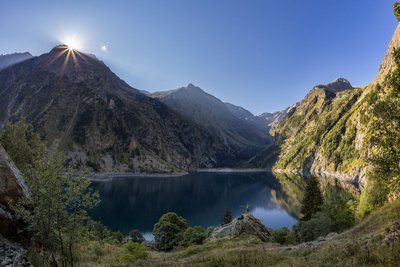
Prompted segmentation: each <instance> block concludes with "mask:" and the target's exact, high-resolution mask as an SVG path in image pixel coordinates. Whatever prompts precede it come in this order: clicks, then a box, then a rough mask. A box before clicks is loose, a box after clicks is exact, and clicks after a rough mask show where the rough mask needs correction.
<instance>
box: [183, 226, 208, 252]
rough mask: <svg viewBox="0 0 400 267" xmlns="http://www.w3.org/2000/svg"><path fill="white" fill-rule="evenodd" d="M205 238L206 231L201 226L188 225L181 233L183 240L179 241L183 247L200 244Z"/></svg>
mask: <svg viewBox="0 0 400 267" xmlns="http://www.w3.org/2000/svg"><path fill="white" fill-rule="evenodd" d="M206 238H207V233H206V230H204V228H203V227H201V226H195V227H188V228H187V229H186V230H185V232H184V233H183V240H182V241H181V245H182V246H184V247H187V246H190V245H201V244H203V241H204V240H205V239H206Z"/></svg>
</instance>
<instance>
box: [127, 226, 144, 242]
mask: <svg viewBox="0 0 400 267" xmlns="http://www.w3.org/2000/svg"><path fill="white" fill-rule="evenodd" d="M129 238H130V240H131V241H132V242H136V243H143V242H144V241H145V239H144V237H143V235H142V233H141V232H140V231H139V230H137V229H134V230H132V231H130V232H129Z"/></svg>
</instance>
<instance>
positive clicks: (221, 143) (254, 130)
mask: <svg viewBox="0 0 400 267" xmlns="http://www.w3.org/2000/svg"><path fill="white" fill-rule="evenodd" d="M151 96H152V97H154V98H156V99H160V100H161V101H162V102H164V103H165V104H167V105H168V106H169V107H171V108H172V109H174V110H175V111H176V112H178V113H179V114H181V115H182V116H184V117H186V118H188V119H190V120H192V121H194V122H196V123H197V124H199V125H201V126H203V127H204V128H205V129H207V130H208V131H209V132H210V133H211V135H212V137H213V141H214V142H215V143H217V144H218V148H222V150H223V151H224V153H225V154H226V159H227V162H226V163H227V164H231V163H232V162H235V161H236V160H237V159H243V160H247V159H249V158H250V157H252V156H253V155H254V154H256V153H258V152H259V151H261V150H263V149H265V148H266V147H267V146H269V145H270V144H271V138H270V137H269V135H268V134H267V133H266V131H263V130H261V129H260V128H259V127H256V126H254V125H253V124H252V123H250V122H247V121H244V120H242V119H240V118H238V117H236V116H235V115H233V114H232V112H231V111H230V109H229V108H228V107H227V105H226V104H225V103H223V102H222V101H221V100H219V99H218V98H216V97H214V96H212V95H210V94H208V93H206V92H204V91H203V90H202V89H200V88H199V87H197V86H194V85H193V84H189V85H188V86H187V87H182V88H179V89H176V90H171V91H166V92H157V93H153V94H151ZM228 160H229V161H228Z"/></svg>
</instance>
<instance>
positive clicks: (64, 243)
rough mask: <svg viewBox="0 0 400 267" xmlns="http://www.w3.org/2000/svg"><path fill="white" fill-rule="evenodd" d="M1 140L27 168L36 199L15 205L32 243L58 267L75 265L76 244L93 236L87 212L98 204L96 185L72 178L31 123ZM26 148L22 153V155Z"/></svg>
mask: <svg viewBox="0 0 400 267" xmlns="http://www.w3.org/2000/svg"><path fill="white" fill-rule="evenodd" d="M0 140H1V142H2V144H4V146H5V149H7V152H9V153H10V154H9V155H10V157H11V158H12V159H13V160H15V162H16V165H17V167H19V168H21V170H22V173H23V175H24V178H25V181H26V183H27V186H28V188H29V189H30V192H31V198H30V199H24V200H21V201H19V202H18V203H14V204H13V207H14V209H15V212H16V215H17V216H18V217H20V218H21V219H22V220H24V221H25V223H26V230H27V231H28V233H30V235H31V239H32V242H33V243H34V244H35V245H36V246H39V247H41V248H42V249H41V250H42V251H41V254H42V255H43V257H44V259H46V260H47V261H48V262H49V263H52V264H53V265H57V262H60V263H61V265H62V266H67V265H69V266H73V265H74V261H75V259H74V249H75V246H76V244H77V243H78V242H79V241H80V240H82V239H83V238H85V237H86V236H87V234H88V227H87V222H88V221H89V220H90V219H89V217H88V214H87V210H88V209H90V208H93V207H94V206H95V205H96V204H97V203H98V195H97V193H94V192H91V190H90V189H89V185H90V181H89V180H88V179H85V178H84V177H75V176H73V175H72V173H74V170H72V169H69V168H65V167H64V165H63V157H62V156H61V155H60V154H57V153H55V154H54V155H51V154H49V153H47V151H46V146H45V144H44V143H43V142H42V141H41V140H40V138H39V136H38V135H37V134H36V133H35V132H34V131H33V128H32V127H31V126H29V125H27V124H26V122H25V120H22V121H21V122H19V123H17V124H14V125H11V124H8V125H7V126H6V127H5V130H4V132H3V133H2V134H1V137H0ZM19 148H21V150H19Z"/></svg>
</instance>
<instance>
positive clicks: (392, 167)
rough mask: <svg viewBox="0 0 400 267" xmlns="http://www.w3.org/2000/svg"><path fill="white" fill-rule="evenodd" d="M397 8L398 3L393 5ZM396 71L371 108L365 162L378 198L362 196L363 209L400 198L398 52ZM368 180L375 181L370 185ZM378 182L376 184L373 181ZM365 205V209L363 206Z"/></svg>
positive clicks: (399, 82) (375, 195) (399, 76)
mask: <svg viewBox="0 0 400 267" xmlns="http://www.w3.org/2000/svg"><path fill="white" fill-rule="evenodd" d="M395 5H396V6H397V8H399V4H398V3H396V4H395ZM393 57H394V61H395V63H396V68H395V69H394V70H393V71H392V72H391V74H390V75H388V77H387V79H386V86H385V88H386V90H385V91H383V92H382V93H381V94H382V96H381V97H380V98H379V99H377V100H376V102H375V103H374V104H373V106H372V123H371V131H370V133H369V136H368V139H367V142H368V144H369V145H370V147H371V150H370V153H369V157H368V160H369V162H370V163H371V165H372V167H373V171H372V173H371V174H370V181H369V182H371V183H372V184H374V185H378V186H379V193H380V194H382V195H381V196H379V195H378V194H376V193H374V192H373V190H372V189H371V191H370V193H373V196H365V197H364V199H363V201H365V202H370V203H363V205H364V207H363V209H367V210H368V209H369V208H371V207H372V208H373V207H374V206H376V205H377V204H382V203H383V202H384V200H385V199H386V198H387V197H388V196H389V197H390V196H393V197H398V196H399V195H400V68H399V66H400V50H399V49H395V51H394V53H393ZM372 180H375V182H373V181H372ZM378 180H379V182H377V181H378ZM385 187H386V188H385ZM367 206H369V207H367Z"/></svg>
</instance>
